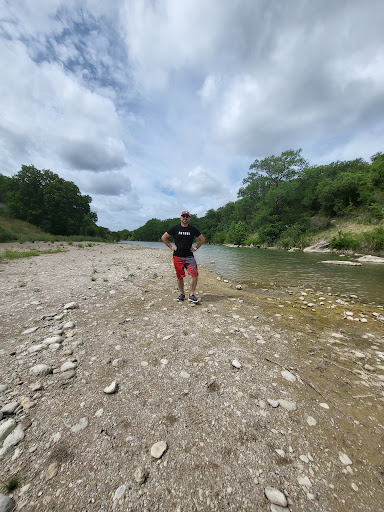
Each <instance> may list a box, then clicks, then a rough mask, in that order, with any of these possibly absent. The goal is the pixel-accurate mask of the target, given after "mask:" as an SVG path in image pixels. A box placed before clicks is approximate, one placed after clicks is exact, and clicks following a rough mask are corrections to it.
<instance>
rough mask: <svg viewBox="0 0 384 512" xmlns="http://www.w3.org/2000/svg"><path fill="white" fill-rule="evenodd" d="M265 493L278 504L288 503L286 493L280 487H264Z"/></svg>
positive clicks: (284, 504) (272, 501)
mask: <svg viewBox="0 0 384 512" xmlns="http://www.w3.org/2000/svg"><path fill="white" fill-rule="evenodd" d="M264 493H265V496H266V497H267V498H268V500H269V501H270V502H271V503H273V504H274V505H278V506H280V507H286V506H287V505H288V502H287V498H286V497H285V494H284V493H282V492H281V491H279V490H278V489H275V488H274V487H266V488H265V489H264Z"/></svg>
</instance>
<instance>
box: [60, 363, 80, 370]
mask: <svg viewBox="0 0 384 512" xmlns="http://www.w3.org/2000/svg"><path fill="white" fill-rule="evenodd" d="M76 368H77V363H73V362H72V361H66V362H65V363H63V364H62V365H61V366H60V372H66V371H68V370H75V369H76Z"/></svg>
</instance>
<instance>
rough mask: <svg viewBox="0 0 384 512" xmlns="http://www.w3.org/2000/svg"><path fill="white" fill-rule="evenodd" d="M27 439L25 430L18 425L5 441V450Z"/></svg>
mask: <svg viewBox="0 0 384 512" xmlns="http://www.w3.org/2000/svg"><path fill="white" fill-rule="evenodd" d="M24 437H25V434H24V430H23V429H22V427H21V426H20V425H18V426H17V427H16V428H15V429H14V430H13V431H12V432H11V433H10V434H9V435H8V436H7V437H6V438H5V440H4V443H3V448H4V449H5V448H8V447H10V446H15V445H17V444H18V443H19V442H20V441H22V440H23V439H24Z"/></svg>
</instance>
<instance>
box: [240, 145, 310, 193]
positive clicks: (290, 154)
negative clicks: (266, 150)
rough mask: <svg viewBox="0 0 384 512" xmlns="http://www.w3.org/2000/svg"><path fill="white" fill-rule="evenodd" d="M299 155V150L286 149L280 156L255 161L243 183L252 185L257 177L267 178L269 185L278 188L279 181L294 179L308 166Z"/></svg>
mask: <svg viewBox="0 0 384 512" xmlns="http://www.w3.org/2000/svg"><path fill="white" fill-rule="evenodd" d="M300 153H301V149H297V150H293V149H288V150H287V151H283V152H282V153H281V155H280V156H275V155H272V156H268V157H266V158H264V159H263V160H255V161H254V162H253V164H252V165H251V166H250V168H249V169H250V170H251V169H254V171H252V172H250V173H248V178H245V180H244V181H243V183H252V181H253V180H254V179H256V178H258V177H259V176H267V178H268V181H269V183H270V184H272V185H273V186H275V187H278V186H279V184H280V182H281V181H283V180H292V179H293V178H296V177H297V176H299V175H300V174H301V172H302V171H303V169H305V167H307V165H308V162H307V161H306V160H305V159H304V158H303V157H302V156H301V155H300Z"/></svg>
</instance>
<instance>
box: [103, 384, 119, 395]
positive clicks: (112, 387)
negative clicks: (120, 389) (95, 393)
mask: <svg viewBox="0 0 384 512" xmlns="http://www.w3.org/2000/svg"><path fill="white" fill-rule="evenodd" d="M116 391H117V382H116V381H113V382H112V383H111V384H110V385H109V386H107V387H106V388H104V393H106V394H107V395H113V393H116Z"/></svg>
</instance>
